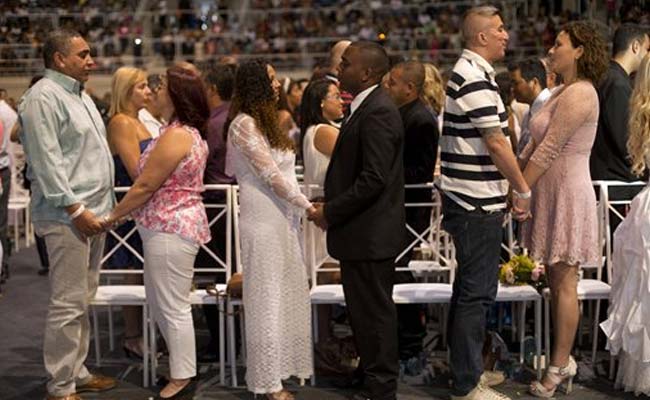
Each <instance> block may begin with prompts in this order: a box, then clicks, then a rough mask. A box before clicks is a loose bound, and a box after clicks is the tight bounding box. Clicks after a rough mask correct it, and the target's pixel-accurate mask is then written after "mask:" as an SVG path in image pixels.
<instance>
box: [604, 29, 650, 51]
mask: <svg viewBox="0 0 650 400" xmlns="http://www.w3.org/2000/svg"><path fill="white" fill-rule="evenodd" d="M646 35H648V32H647V31H646V30H644V29H643V28H642V27H641V26H640V25H637V24H632V23H626V24H623V25H621V26H619V27H618V29H616V32H614V39H613V40H612V56H617V55H619V54H621V53H623V52H625V51H626V50H627V49H628V48H629V47H630V45H631V44H632V42H633V41H635V40H640V41H643V38H644V36H646Z"/></svg>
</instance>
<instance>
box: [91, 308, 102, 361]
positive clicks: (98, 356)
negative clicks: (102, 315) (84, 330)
mask: <svg viewBox="0 0 650 400" xmlns="http://www.w3.org/2000/svg"><path fill="white" fill-rule="evenodd" d="M93 336H94V341H95V366H96V367H98V368H99V367H100V366H101V363H102V361H101V357H102V356H101V346H100V344H99V320H98V319H97V307H95V306H93Z"/></svg>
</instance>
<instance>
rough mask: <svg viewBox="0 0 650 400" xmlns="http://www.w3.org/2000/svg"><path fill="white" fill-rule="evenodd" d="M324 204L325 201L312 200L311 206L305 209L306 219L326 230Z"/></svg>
mask: <svg viewBox="0 0 650 400" xmlns="http://www.w3.org/2000/svg"><path fill="white" fill-rule="evenodd" d="M324 205H325V203H322V202H319V201H314V202H313V203H312V206H311V207H309V208H308V209H307V219H308V220H309V221H311V222H313V223H314V224H316V226H318V227H319V228H321V229H322V230H324V231H325V230H327V221H326V220H325V213H324V208H323V206H324Z"/></svg>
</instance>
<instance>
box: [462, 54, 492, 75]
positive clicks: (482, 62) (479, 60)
mask: <svg viewBox="0 0 650 400" xmlns="http://www.w3.org/2000/svg"><path fill="white" fill-rule="evenodd" d="M460 56H461V57H462V58H464V59H466V60H468V61H469V62H471V63H472V64H474V65H476V66H477V67H479V68H480V69H481V70H483V72H485V73H486V74H488V75H489V76H490V78H492V79H494V76H495V75H496V73H495V71H494V67H493V66H492V64H490V63H489V62H487V60H486V59H485V58H483V57H481V56H480V55H478V54H477V53H474V52H473V51H471V50H468V49H463V53H462V54H461V55H460Z"/></svg>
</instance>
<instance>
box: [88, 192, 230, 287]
mask: <svg viewBox="0 0 650 400" xmlns="http://www.w3.org/2000/svg"><path fill="white" fill-rule="evenodd" d="M128 190H129V188H128V187H116V188H115V191H116V192H118V193H124V192H127V191H128ZM205 190H206V192H220V193H223V196H222V197H223V199H224V202H223V203H222V202H219V203H211V202H207V203H204V205H205V207H206V209H207V210H210V209H215V210H217V211H216V214H215V215H214V216H213V217H212V218H211V219H210V220H209V221H208V224H209V226H210V227H212V226H213V225H214V224H215V223H218V222H220V221H224V222H225V229H226V232H225V235H224V237H223V238H218V237H213V238H212V241H215V240H223V241H224V243H222V244H220V245H219V246H218V247H219V248H223V249H224V250H225V251H224V255H222V256H220V255H218V254H216V253H215V252H214V251H212V250H211V249H210V247H209V246H208V244H202V245H201V249H202V250H203V251H205V253H206V254H207V257H206V258H207V259H209V260H210V261H209V263H208V265H199V266H196V267H195V268H194V273H195V274H207V273H209V274H224V276H225V278H226V281H227V280H228V279H230V276H231V274H232V248H233V246H232V244H233V241H232V231H233V205H232V199H233V196H232V191H233V187H232V186H231V185H205ZM136 231H137V228H136V227H133V229H131V230H130V231H129V232H127V233H126V234H125V235H123V236H121V235H120V234H119V233H117V232H116V231H115V230H110V231H109V232H108V235H111V236H112V237H113V238H115V240H116V243H115V245H114V246H112V247H111V248H110V249H109V248H107V249H106V251H105V253H104V256H103V257H102V264H103V263H105V262H106V261H107V260H108V259H109V258H110V257H111V256H112V255H113V254H114V253H115V252H116V251H117V250H119V249H120V248H122V247H123V248H126V249H127V250H128V251H129V252H130V253H131V254H133V255H134V256H135V257H136V258H137V259H138V260H140V261H141V262H144V255H143V254H141V253H140V251H139V249H135V248H133V246H131V245H130V244H129V243H128V239H129V238H130V237H131V236H132V235H134V234H137V232H136ZM210 243H212V242H210ZM101 273H102V274H141V273H142V270H135V269H102V270H101Z"/></svg>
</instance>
